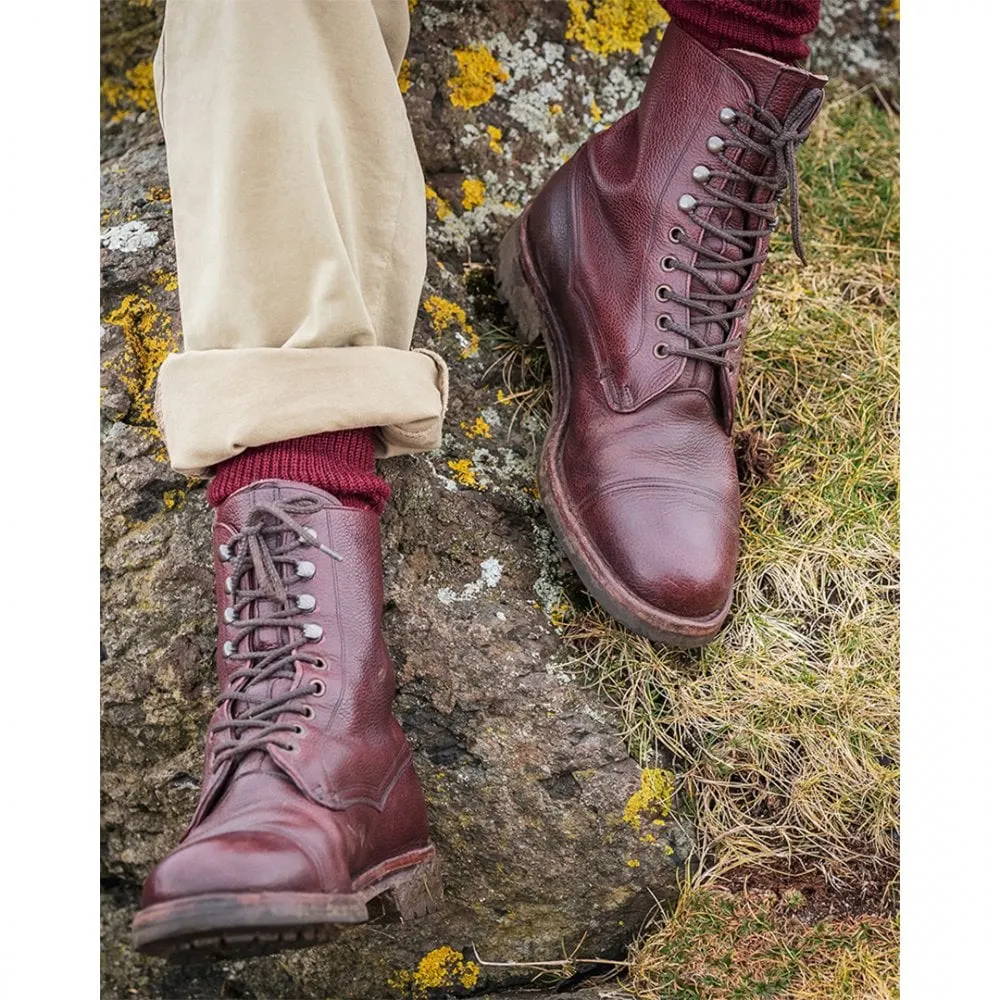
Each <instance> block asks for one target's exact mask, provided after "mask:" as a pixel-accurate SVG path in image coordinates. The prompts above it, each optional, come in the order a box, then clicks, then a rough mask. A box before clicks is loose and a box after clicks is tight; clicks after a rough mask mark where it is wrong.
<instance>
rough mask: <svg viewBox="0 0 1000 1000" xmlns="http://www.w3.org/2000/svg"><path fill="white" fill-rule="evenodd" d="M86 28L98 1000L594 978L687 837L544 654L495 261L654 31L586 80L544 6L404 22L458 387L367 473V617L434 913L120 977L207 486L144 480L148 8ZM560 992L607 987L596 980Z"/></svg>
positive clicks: (172, 305) (554, 627) (180, 700)
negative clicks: (94, 168)
mask: <svg viewBox="0 0 1000 1000" xmlns="http://www.w3.org/2000/svg"><path fill="white" fill-rule="evenodd" d="M836 6H837V5H836V4H832V5H831V7H836ZM840 6H842V7H844V8H845V9H846V8H851V9H852V10H854V12H855V13H854V14H850V15H849V13H844V14H842V15H841V14H836V13H835V14H834V17H833V21H834V22H835V25H836V24H839V25H843V24H850V25H851V26H852V31H853V32H854V35H852V36H851V39H852V40H853V41H852V42H851V44H856V46H857V49H856V50H855V48H852V47H851V44H848V43H847V42H845V41H844V38H845V36H844V35H843V32H840V34H839V35H838V36H837V42H836V45H832V44H831V45H827V43H826V42H823V43H822V44H820V43H819V39H818V40H817V47H816V61H817V63H819V62H820V61H821V60H822V59H829V60H831V63H830V64H831V65H836V66H838V67H840V68H841V69H842V70H844V71H845V72H849V73H856V74H858V76H857V77H856V78H857V79H858V80H862V81H864V82H867V81H868V80H871V79H875V78H876V77H877V76H878V74H880V73H884V74H886V75H888V76H889V77H890V78H891V77H892V75H893V68H892V67H893V65H894V64H893V59H894V58H895V56H894V54H893V53H894V51H895V50H894V49H893V43H892V41H891V38H889V41H885V40H884V39H882V36H881V35H879V36H878V39H875V40H873V39H874V36H875V34H876V27H878V26H877V25H876V22H875V21H873V19H872V18H873V17H874V14H872V12H873V11H874V10H875V8H876V6H877V5H874V4H873V5H868V4H860V5H859V4H852V5H846V4H845V5H840ZM858 8H861V9H863V10H864V11H866V12H867V13H866V14H865V17H864V18H860V15H858V14H857V10H858ZM101 9H102V17H103V19H104V43H103V51H102V69H103V71H104V78H105V85H104V86H103V87H102V90H103V93H104V98H105V101H104V112H103V125H102V138H103V146H102V209H103V211H102V219H101V229H102V231H103V232H104V234H105V239H104V244H105V245H104V247H103V248H102V250H101V255H102V256H101V267H102V322H103V330H102V347H101V350H102V366H103V371H102V389H103V393H102V504H103V508H102V509H103V516H102V569H101V579H102V594H103V621H102V625H103V630H102V631H103V635H102V711H103V716H102V717H103V726H102V761H103V777H102V823H103V825H102V858H101V866H102V886H103V893H102V940H103V980H104V986H103V991H104V992H103V995H104V996H105V997H107V998H119V997H120V998H126V997H140V998H142V997H148V998H166V997H169V998H172V1000H194V998H200V997H219V996H240V997H256V998H268V1000H276V998H284V997H288V998H292V997H294V998H303V997H330V996H336V997H338V998H340V1000H353V998H383V997H386V998H387V997H402V996H407V995H410V996H431V997H433V996H454V995H462V994H464V993H466V992H468V991H469V990H470V989H474V990H475V991H476V992H477V993H483V992H484V991H494V992H492V993H488V995H491V996H494V997H496V998H497V1000H500V998H502V997H503V998H506V1000H515V998H518V1000H521V998H522V996H523V1000H528V997H530V996H534V995H537V994H536V993H525V994H523V995H522V994H521V993H517V992H514V993H510V992H507V993H503V992H495V991H497V990H504V989H510V988H514V987H517V986H520V985H524V984H528V983H534V982H535V978H536V976H537V972H538V970H537V969H536V968H532V967H531V966H530V963H532V962H540V961H545V962H549V961H558V960H561V959H563V958H564V957H565V956H566V955H568V954H572V955H575V956H576V957H577V958H578V959H579V968H578V967H577V966H576V965H572V964H570V965H567V966H566V968H565V969H560V968H556V969H555V972H556V974H557V975H558V973H559V972H560V971H562V972H565V973H567V974H569V973H574V972H578V971H581V970H583V971H594V972H597V971H602V970H601V968H600V967H598V966H595V967H593V968H591V967H590V966H588V964H587V962H586V959H589V958H606V959H607V958H620V957H621V956H622V955H623V954H624V951H625V948H626V946H627V944H628V943H629V942H630V941H631V940H632V938H633V937H634V936H635V934H636V933H637V932H638V931H639V929H640V928H641V926H642V924H643V921H644V919H645V917H646V916H647V914H648V913H649V911H650V910H651V909H652V908H653V907H654V906H655V905H656V900H660V901H662V902H663V903H664V904H665V905H669V903H670V900H671V898H672V895H673V892H674V890H673V885H674V881H675V880H674V872H675V868H676V866H677V865H678V864H679V863H680V862H682V861H683V859H684V858H686V857H687V855H688V854H689V851H690V842H691V841H690V836H689V833H688V832H687V831H686V830H685V825H684V823H683V822H682V821H681V820H680V819H679V818H678V817H677V816H676V815H673V814H671V815H669V816H668V815H667V814H666V807H665V802H664V800H663V798H662V796H658V794H655V793H657V792H659V791H662V789H661V788H659V787H658V785H657V782H658V781H659V782H660V783H661V784H662V782H663V780H664V779H665V774H664V773H663V772H658V771H656V770H653V769H649V770H646V771H643V770H642V769H641V768H640V766H639V764H638V763H636V762H635V761H634V760H633V759H631V758H630V756H629V754H628V751H627V747H626V745H625V744H624V742H623V740H622V738H621V736H620V734H619V720H618V717H617V716H616V714H615V712H614V711H613V710H612V709H611V708H609V707H608V706H607V705H606V704H604V703H603V702H602V700H601V697H600V695H599V694H598V692H597V691H596V690H594V689H593V688H590V687H586V686H584V684H583V683H582V681H581V679H580V678H579V677H577V676H576V675H575V673H574V670H573V668H572V665H571V664H570V663H569V660H570V658H571V655H572V650H571V649H569V648H568V647H567V646H565V644H563V642H562V640H561V639H560V637H559V634H558V622H559V614H560V607H561V606H562V605H563V604H564V602H566V601H572V600H575V599H576V597H577V596H578V587H577V584H576V583H575V581H574V579H573V577H572V574H570V573H569V572H568V566H567V564H566V563H565V560H564V559H563V558H562V556H561V554H560V552H559V549H558V546H557V545H556V544H555V541H554V539H553V537H552V535H551V533H550V532H549V530H548V527H547V525H546V522H545V518H544V517H543V515H542V512H541V509H540V506H539V504H538V502H537V499H536V497H537V493H536V491H535V488H534V474H533V465H534V458H535V453H536V447H537V442H538V440H539V437H540V433H541V430H542V423H541V421H540V420H539V418H538V416H537V414H536V412H534V411H540V410H542V409H543V408H544V388H543V387H542V386H543V381H542V380H543V376H544V358H543V357H541V356H540V355H539V354H538V353H537V352H536V353H535V354H534V355H532V354H531V353H530V352H528V353H525V352H509V351H508V347H509V344H510V340H511V331H510V330H509V328H508V327H507V326H506V320H505V318H504V316H503V311H502V309H500V307H499V305H498V303H497V301H496V299H495V297H494V296H493V293H492V280H491V274H490V266H491V261H492V257H493V252H494V250H495V247H496V243H497V240H498V239H499V237H500V235H502V233H503V231H504V230H505V228H506V227H507V226H508V225H509V224H510V221H511V219H512V218H513V217H514V216H515V215H516V214H517V212H518V211H519V209H520V206H521V205H523V204H524V202H525V201H526V200H527V198H528V197H530V194H531V192H532V191H533V190H534V189H535V187H536V186H537V185H538V184H539V183H540V182H541V181H542V180H543V179H544V177H545V176H547V174H548V173H549V172H551V170H552V169H554V168H555V167H556V166H558V164H559V163H560V162H561V161H562V158H563V157H564V156H566V155H568V154H569V153H571V152H572V151H573V149H575V147H576V146H577V145H578V144H579V143H580V142H581V141H582V140H583V139H584V138H586V136H587V135H588V134H590V133H591V132H592V131H594V130H597V129H599V128H602V127H604V126H605V124H606V123H607V122H608V121H611V120H613V119H614V118H616V117H618V116H619V115H620V114H622V113H623V112H624V111H625V110H627V109H628V108H629V107H631V106H634V104H635V102H636V101H637V99H638V95H639V93H640V92H641V86H642V80H643V77H644V75H645V73H646V72H647V71H648V66H649V63H650V60H651V56H652V51H653V48H654V45H655V39H654V34H655V29H653V30H651V31H645V32H643V33H641V34H640V36H638V37H639V38H640V39H641V45H640V44H639V42H637V43H636V45H637V47H638V48H639V51H637V52H632V51H627V50H626V51H621V52H616V53H611V54H609V55H608V56H607V57H604V56H599V55H597V54H595V53H593V52H589V51H587V50H586V49H585V48H584V47H582V46H581V45H580V44H578V43H576V42H570V41H567V39H566V38H565V37H564V36H565V32H566V25H567V17H568V13H567V9H566V8H565V7H564V6H563V5H561V4H536V3H532V2H527V0H497V2H495V3H482V2H479V3H465V4H442V3H430V2H429V0H420V2H419V3H418V5H417V7H416V10H415V13H414V24H413V34H412V39H411V45H410V51H409V60H410V63H409V66H408V70H407V72H408V79H409V81H410V82H409V86H408V88H407V90H406V100H407V103H408V107H409V110H410V114H411V119H412V121H413V128H414V134H415V137H416V140H417V143H418V147H419V148H420V151H421V155H422V157H423V161H424V163H425V168H426V172H427V176H428V183H429V184H430V185H431V187H432V188H433V191H434V192H435V194H434V197H433V198H431V199H430V201H429V209H430V212H429V219H430V229H429V234H428V246H429V252H430V259H429V267H428V281H427V286H426V288H425V294H424V297H423V301H424V303H425V305H424V307H423V308H421V310H420V315H419V319H418V325H417V329H416V332H415V343H416V344H418V345H428V346H433V347H434V348H435V349H436V350H438V351H440V352H441V353H442V354H444V355H445V356H446V357H447V358H448V360H449V362H450V364H451V368H452V384H453V393H452V402H451V408H450V413H449V416H448V421H447V427H446V435H445V441H444V447H443V448H442V450H441V451H440V452H438V453H435V454H433V455H430V456H421V457H409V458H405V459H397V460H394V461H392V462H388V463H385V465H384V469H383V471H384V473H385V474H386V475H387V476H388V477H389V478H390V480H391V482H392V484H393V488H394V492H393V500H392V505H391V507H390V509H389V511H388V513H387V515H386V517H385V519H384V533H383V544H384V553H385V563H386V601H387V603H386V614H385V624H386V631H387V637H388V640H389V643H390V648H391V649H392V652H393V654H394V657H395V659H396V662H397V664H398V680H399V698H398V702H397V709H398V713H399V715H400V718H401V720H402V722H403V724H404V727H405V728H406V730H407V732H408V734H409V736H410V739H411V742H412V744H413V747H414V750H415V754H416V759H417V766H418V770H419V772H420V776H421V779H422V780H423V783H424V788H425V790H426V793H427V798H428V801H429V806H430V815H431V823H432V827H433V836H434V839H435V842H436V843H437V844H438V846H439V848H440V851H441V854H442V856H443V860H444V875H445V884H446V891H447V901H446V904H445V905H444V907H443V908H442V909H441V910H440V911H438V912H437V913H435V914H433V915H432V916H430V917H428V918H426V919H424V920H422V921H420V922H417V923H414V924H412V925H405V926H380V927H364V928H358V929H353V930H350V931H347V932H345V933H344V934H343V935H342V936H341V937H340V938H339V939H337V940H336V941H335V942H334V943H332V944H330V945H327V946H324V947H322V948H317V949H312V950H310V951H304V952H295V953H288V954H285V955H280V956H274V957H271V958H263V959H256V960H252V961H240V962H231V963H224V964H218V965H214V966H202V967H193V968H184V967H175V966H168V965H166V964H165V963H163V962H160V961H157V960H153V959H147V958H142V957H140V956H137V955H136V954H134V953H133V952H132V951H131V949H130V948H129V946H128V931H129V922H130V920H131V914H132V912H133V911H134V908H135V906H136V904H137V901H138V894H139V891H140V887H141V884H142V881H143V879H144V878H145V875H146V873H147V872H148V871H149V869H150V867H151V866H152V865H153V864H154V863H155V862H156V861H157V860H158V859H159V858H161V857H162V856H163V855H164V854H165V853H166V852H167V851H168V850H169V849H170V848H171V847H172V846H173V845H174V844H175V843H176V841H177V839H178V838H179V836H180V835H181V833H182V832H183V829H184V827H185V826H186V824H187V821H188V819H189V818H190V815H191V812H192V810H193V808H194V804H195V801H196V799H197V794H198V781H199V775H200V768H201V754H202V740H203V730H204V726H205V724H206V721H207V719H208V716H209V714H210V711H211V707H212V703H213V699H214V697H215V679H214V667H213V650H214V641H215V640H214V609H213V605H212V577H211V571H210V565H211V563H210V546H209V527H210V523H211V513H210V511H209V509H208V506H207V504H206V501H205V496H204V489H203V486H202V484H200V483H197V482H195V481H189V480H187V479H185V478H184V477H183V476H179V475H178V474H176V473H174V472H172V471H171V470H170V468H169V466H168V465H167V463H166V456H165V453H164V449H163V445H162V441H161V440H160V438H159V436H158V432H157V431H156V429H155V421H154V419H153V411H152V388H153V384H154V381H155V374H156V369H157V367H158V365H159V363H160V362H161V361H162V359H163V357H164V356H165V355H166V354H167V353H169V352H170V351H171V350H175V349H177V348H178V347H179V346H180V343H181V331H180V318H179V314H178V305H177V280H176V263H175V257H174V242H173V234H172V230H171V223H170V200H169V190H168V186H167V175H166V158H165V152H164V148H163V144H162V139H161V137H160V133H159V127H158V123H157V121H156V117H155V111H154V109H153V107H152V105H151V103H150V95H149V88H148V84H149V79H150V78H149V71H148V60H149V59H150V58H151V56H152V51H153V48H154V46H155V44H156V38H157V25H156V20H157V18H158V17H161V16H162V5H161V4H153V5H152V6H150V5H149V4H143V3H124V2H109V0H102V6H101ZM828 9H829V8H828ZM869 15H871V16H869ZM852 18H853V19H852ZM838 19H839V20H838ZM828 21H829V17H828ZM825 23H826V22H825ZM873 25H875V27H873ZM630 30H631V29H630ZM878 31H883V29H882V28H881V27H878ZM827 34H829V32H827ZM626 36H627V32H626ZM623 37H625V36H623ZM824 37H825V36H824ZM887 37H889V36H887ZM626 40H627V38H626ZM478 43H482V44H484V45H485V46H486V47H487V49H488V50H489V51H490V52H491V53H493V55H494V57H495V58H496V59H497V60H498V63H499V65H500V66H501V67H502V74H503V76H502V77H501V76H500V75H498V76H497V78H496V79H495V80H494V82H493V85H494V86H495V91H496V92H495V95H494V96H493V97H492V99H489V100H487V101H486V102H485V103H483V104H481V105H476V106H473V107H471V108H470V107H463V106H461V103H462V102H461V101H459V102H458V103H455V101H453V100H452V99H451V98H452V96H454V91H453V89H451V88H450V87H449V84H448V81H449V80H450V79H452V78H453V77H454V76H455V74H456V70H457V62H456V59H455V57H454V54H453V53H454V51H455V50H460V49H463V48H468V47H470V46H471V45H474V44H478ZM842 43H844V44H842ZM858 52H862V53H865V54H864V55H863V58H862V56H859V55H858V54H857V53H858ZM824 53H825V54H824ZM834 60H839V62H837V61H834ZM879 60H882V61H881V62H879ZM109 81H110V82H109ZM505 352H506V353H505ZM503 358H506V359H507V360H506V364H500V365H497V364H495V362H497V360H498V359H503ZM505 368H506V374H505ZM512 389H513V390H516V391H517V393H518V394H517V395H515V396H514V398H513V399H511V390H512ZM525 404H527V406H525ZM647 763H651V762H647ZM643 805H645V806H646V808H644V809H643V808H639V807H641V806H643ZM627 807H629V808H627ZM626 816H628V817H630V818H631V820H632V822H629V821H628V820H627V819H626ZM654 897H655V899H654ZM491 963H498V964H491ZM551 978H552V977H551V976H550V977H549V979H551ZM390 984H391V985H390ZM579 995H580V996H586V997H588V1000H597V998H600V997H604V998H612V997H617V995H618V994H617V993H616V992H615V988H614V987H613V986H611V985H605V986H596V987H589V988H587V989H585V990H584V991H583V992H582V993H581V994H579Z"/></svg>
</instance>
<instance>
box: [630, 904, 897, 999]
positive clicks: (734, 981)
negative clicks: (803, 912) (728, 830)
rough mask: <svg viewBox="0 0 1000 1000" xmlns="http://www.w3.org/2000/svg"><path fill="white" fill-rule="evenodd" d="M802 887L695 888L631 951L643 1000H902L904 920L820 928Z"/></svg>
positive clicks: (843, 921)
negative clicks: (801, 905) (780, 890)
mask: <svg viewBox="0 0 1000 1000" xmlns="http://www.w3.org/2000/svg"><path fill="white" fill-rule="evenodd" d="M797 904H798V900H797V899H796V896H795V894H794V893H786V894H785V895H784V896H783V897H782V898H780V899H779V898H778V897H777V896H776V895H774V894H773V893H745V894H732V893H729V892H720V891H714V890H709V889H692V888H690V887H689V888H687V889H686V890H685V891H684V892H683V893H682V895H681V898H680V901H679V902H678V904H677V908H676V910H675V911H674V913H673V916H672V917H671V919H670V921H669V922H668V923H667V924H666V925H665V926H664V927H663V928H662V929H661V930H659V931H658V932H656V933H655V934H654V935H652V936H651V937H649V938H647V939H646V940H645V941H644V942H643V943H642V945H641V946H640V947H638V948H636V949H634V950H633V953H632V955H631V956H630V970H631V979H630V981H629V984H628V989H629V992H630V993H632V994H633V995H634V996H636V997H637V998H639V1000H752V998H760V997H780V998H781V1000H895V998H898V996H899V989H898V985H897V983H898V979H899V959H898V935H899V923H898V919H896V918H893V917H886V916H871V915H866V916H857V917H844V918H840V919H837V920H823V921H819V922H818V923H813V924H810V923H808V922H805V921H803V920H801V919H799V917H798V916H797V915H796V909H797Z"/></svg>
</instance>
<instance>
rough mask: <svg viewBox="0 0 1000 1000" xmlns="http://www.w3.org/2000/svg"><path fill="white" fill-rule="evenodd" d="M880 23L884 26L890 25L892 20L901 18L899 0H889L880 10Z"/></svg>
mask: <svg viewBox="0 0 1000 1000" xmlns="http://www.w3.org/2000/svg"><path fill="white" fill-rule="evenodd" d="M878 20H879V24H880V25H881V26H882V27H883V28H887V27H888V26H889V22H890V21H898V20H899V0H889V2H888V3H887V4H886V5H885V6H884V7H883V8H882V9H881V10H880V11H879V15H878Z"/></svg>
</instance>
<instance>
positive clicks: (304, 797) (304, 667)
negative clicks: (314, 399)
mask: <svg viewBox="0 0 1000 1000" xmlns="http://www.w3.org/2000/svg"><path fill="white" fill-rule="evenodd" d="M214 542H215V580H216V588H215V590H216V600H217V601H218V607H219V640H218V651H217V656H216V662H217V667H218V673H219V683H220V686H221V690H222V694H221V697H220V698H219V701H218V707H217V708H216V710H215V714H214V715H213V717H212V722H211V725H210V727H209V731H208V739H207V743H206V753H205V770H204V775H203V778H202V786H201V798H200V800H199V803H198V807H197V810H196V811H195V814H194V819H193V820H192V821H191V825H190V826H189V827H188V830H187V832H186V833H185V834H184V837H183V838H182V840H181V843H180V845H179V846H178V847H177V848H176V849H175V850H174V851H173V853H171V854H169V855H168V856H167V857H166V858H165V859H164V860H163V861H161V862H160V864H159V865H157V867H156V868H155V869H154V870H153V872H152V873H151V874H150V876H149V878H148V879H147V881H146V886H145V889H144V891H143V897H142V908H141V910H140V911H139V912H138V914H137V915H136V917H135V920H134V922H133V927H132V930H133V940H134V943H135V946H136V948H137V949H139V950H140V951H144V952H150V953H153V954H160V955H174V956H179V957H185V956H187V957H202V956H203V957H210V958H215V957H225V956H231V955H239V954H255V955H256V954H265V953H267V952H270V951H277V950H280V949H283V948H295V947H304V946H308V945H312V944H318V943H321V942H322V941H324V940H326V939H328V938H329V937H330V936H331V935H332V934H333V932H334V931H335V930H336V928H337V926H338V925H341V924H358V923H362V922H364V921H366V920H368V919H369V916H385V917H399V918H402V919H408V918H411V917H415V916H419V915H421V914H422V913H425V912H427V911H428V910H429V909H430V908H431V907H432V904H433V903H434V901H435V900H436V899H438V898H439V897H440V885H439V879H438V875H437V872H436V869H435V863H434V848H433V846H432V845H431V843H430V839H429V834H428V829H427V812H426V807H425V804H424V797H423V793H422V792H421V789H420V784H419V781H418V779H417V775H416V773H415V772H414V770H413V762H412V759H411V754H410V748H409V745H408V744H407V741H406V737H405V735H404V734H403V731H402V729H401V728H400V726H399V723H398V722H397V721H396V719H395V718H394V717H393V715H392V700H393V696H394V693H395V671H394V669H393V664H392V661H391V660H390V658H389V653H388V650H387V648H386V645H385V641H384V639H383V637H382V632H381V617H382V552H381V548H380V545H379V519H378V515H377V514H375V513H373V512H371V511H367V510H353V509H349V508H347V507H343V506H341V504H340V503H339V502H338V501H337V500H336V499H334V498H333V497H332V496H330V495H329V494H328V493H325V492H323V491H322V490H320V489H316V488H314V487H312V486H305V485H302V484H299V483H290V482H283V481H281V480H264V481H260V482H256V483H253V484H252V485H250V486H248V487H245V488H244V489H241V490H239V491H238V492H236V493H234V494H233V495H232V496H231V497H229V498H228V499H227V500H226V501H225V502H224V503H223V504H222V505H221V506H220V507H219V508H218V510H217V511H216V520H215V530H214Z"/></svg>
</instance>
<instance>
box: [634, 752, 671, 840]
mask: <svg viewBox="0 0 1000 1000" xmlns="http://www.w3.org/2000/svg"><path fill="white" fill-rule="evenodd" d="M673 790H674V776H673V774H672V773H671V772H670V771H664V770H663V769H662V768H658V767H647V768H644V769H643V772H642V775H641V776H640V778H639V790H638V791H637V792H635V793H634V794H633V795H631V796H630V798H629V800H628V802H626V803H625V811H624V812H623V813H622V819H623V820H624V821H625V822H626V823H628V825H629V826H631V827H632V829H633V830H636V831H638V830H639V829H640V827H641V826H642V821H643V820H644V819H648V820H656V819H666V817H667V816H669V815H670V803H671V798H672V796H673Z"/></svg>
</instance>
